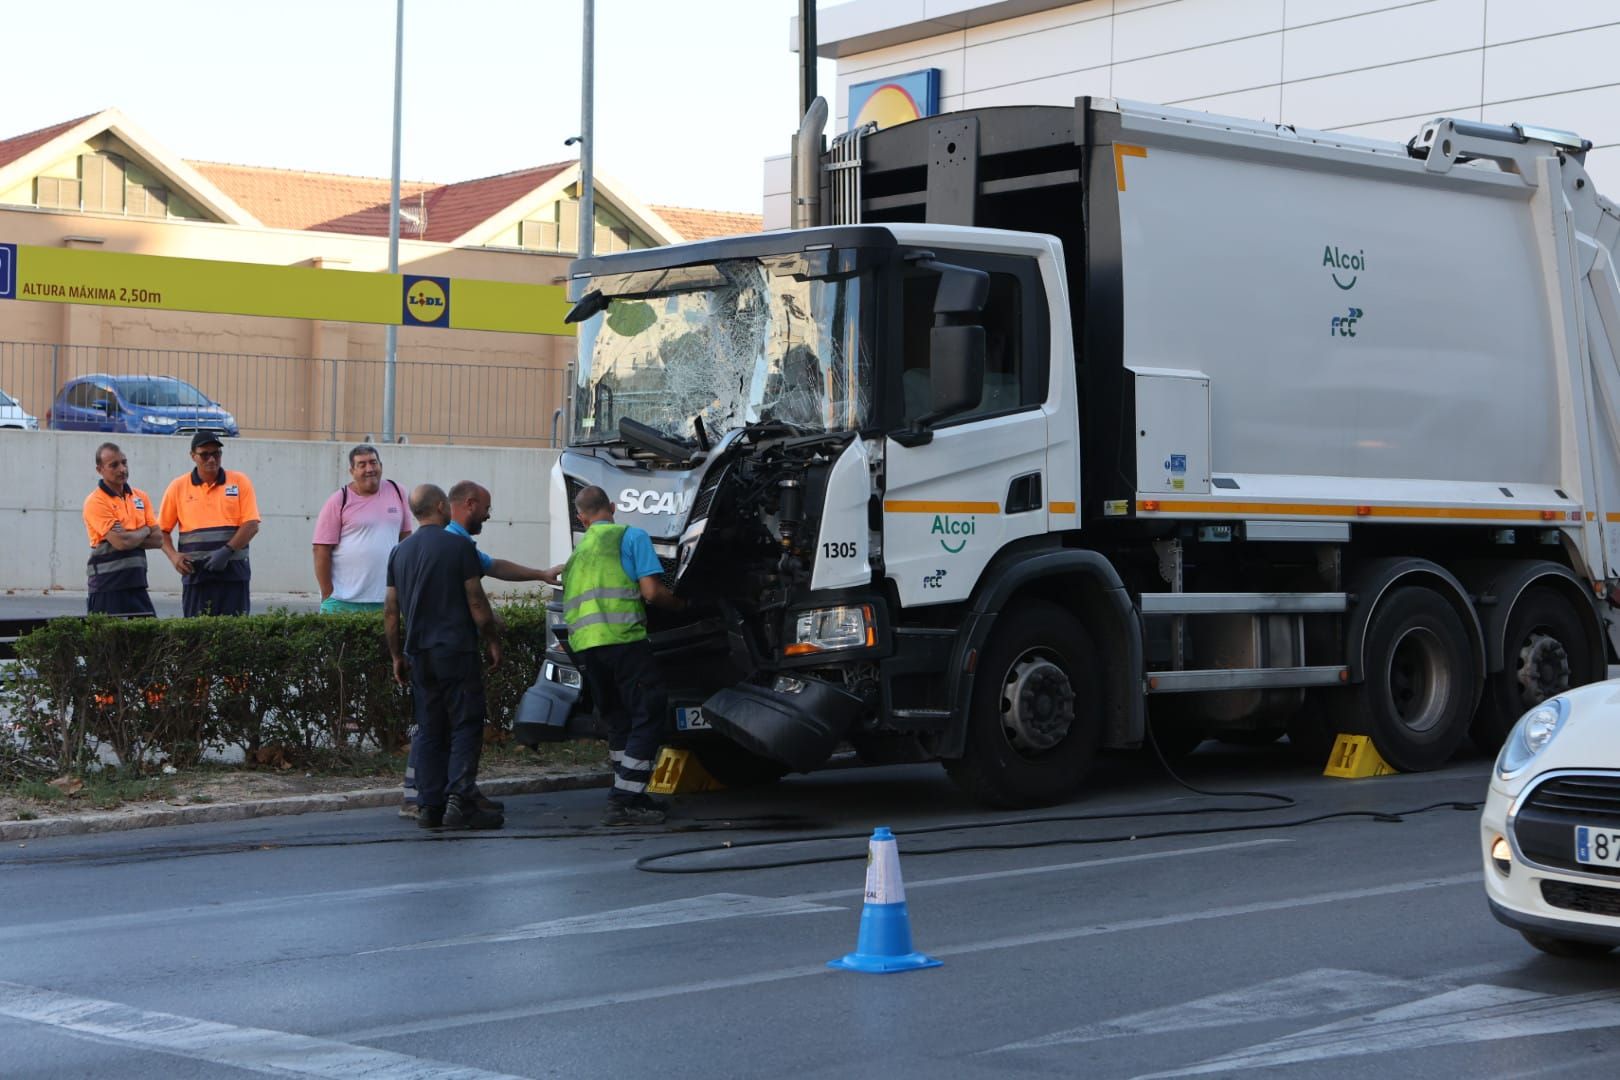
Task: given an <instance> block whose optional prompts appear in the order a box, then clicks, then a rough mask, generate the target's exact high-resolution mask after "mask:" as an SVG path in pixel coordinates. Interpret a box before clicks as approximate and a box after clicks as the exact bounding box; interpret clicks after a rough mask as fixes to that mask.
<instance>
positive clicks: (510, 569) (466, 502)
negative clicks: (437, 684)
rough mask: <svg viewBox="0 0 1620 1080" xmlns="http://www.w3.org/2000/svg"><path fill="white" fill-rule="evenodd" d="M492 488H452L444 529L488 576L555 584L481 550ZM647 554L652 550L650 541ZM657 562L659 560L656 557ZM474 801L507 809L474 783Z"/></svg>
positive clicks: (547, 573) (409, 770)
mask: <svg viewBox="0 0 1620 1080" xmlns="http://www.w3.org/2000/svg"><path fill="white" fill-rule="evenodd" d="M490 503H491V500H490V495H489V489H488V488H486V487H484V486H482V485H481V484H477V483H474V482H473V481H471V480H462V481H459V482H457V483H456V485H455V486H454V487H452V488H451V489H450V524H448V525H446V526H445V529H444V531H445V532H447V533H451V534H453V535H456V536H460V537H462V538H463V539H465V540H466V541H467V542H468V543H470V544H471V545H472V546H473V552H474V554H476V555H477V556H478V565H479V566H480V567H481V568H482V569H483V571H484V576H485V577H492V578H496V579H498V580H500V581H543V582H545V583H546V584H547V585H555V584H557V581H558V576H557V571H556V570H554V569H553V570H537V569H535V568H534V567H532V566H520V565H519V564H517V563H515V562H508V561H507V560H506V559H495V558H491V557H490V556H489V555H487V554H485V553H484V552H483V551H481V550H479V547H478V541H477V540H474V539H473V537H475V536H477V535H478V534H479V533H481V532H482V531H483V530H484V522H486V521H488V520H489V510H490ZM647 550H648V554H651V553H652V548H651V544H650V542H649V546H648V549H647ZM655 561H656V559H655ZM415 745H416V744H415V743H414V742H413V743H412V744H411V746H412V750H411V758H410V761H409V762H408V763H407V764H406V766H405V799H404V801H403V802H402V803H401V805H400V808H399V816H400V817H406V818H410V817H415V816H416V811H417V799H416V751H415ZM473 800H474V802H476V803H477V805H478V808H479V809H480V810H483V811H486V812H488V813H499V812H500V811H502V810H504V809H505V808H506V806H505V804H504V803H501V802H499V801H498V800H496V799H491V798H489V797H488V796H487V795H485V794H484V793H483V792H482V791H479V790H478V789H477V787H476V786H475V787H474V788H473Z"/></svg>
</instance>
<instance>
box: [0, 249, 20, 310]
mask: <svg viewBox="0 0 1620 1080" xmlns="http://www.w3.org/2000/svg"><path fill="white" fill-rule="evenodd" d="M15 299H17V245H16V244H0V300H15Z"/></svg>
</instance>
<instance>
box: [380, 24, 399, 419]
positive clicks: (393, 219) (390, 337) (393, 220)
mask: <svg viewBox="0 0 1620 1080" xmlns="http://www.w3.org/2000/svg"><path fill="white" fill-rule="evenodd" d="M404 71H405V0H398V4H397V7H396V14H395V18H394V168H393V172H392V174H391V176H392V179H391V180H390V181H389V194H388V272H389V274H398V273H399V140H400V111H401V106H402V103H403V100H404V85H405V84H404ZM386 333H387V336H386V339H385V343H384V346H383V414H382V441H383V442H385V443H391V442H393V441H394V375H395V361H396V359H397V358H396V356H395V353H396V352H397V351H398V347H399V327H397V326H395V325H394V324H393V323H389V324H388V330H387V332H386Z"/></svg>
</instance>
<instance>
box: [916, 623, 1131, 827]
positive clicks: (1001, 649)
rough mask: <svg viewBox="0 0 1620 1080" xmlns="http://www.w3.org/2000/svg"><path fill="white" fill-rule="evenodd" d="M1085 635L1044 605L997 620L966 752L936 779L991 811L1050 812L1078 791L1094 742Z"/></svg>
mask: <svg viewBox="0 0 1620 1080" xmlns="http://www.w3.org/2000/svg"><path fill="white" fill-rule="evenodd" d="M1095 656H1096V653H1095V651H1094V649H1093V647H1092V643H1091V636H1090V635H1089V634H1087V633H1086V629H1085V627H1084V626H1082V625H1081V624H1080V622H1079V620H1077V619H1075V618H1074V617H1073V616H1072V615H1070V614H1068V613H1067V612H1065V611H1064V610H1063V609H1061V608H1059V607H1056V606H1054V605H1052V604H1046V603H1026V604H1024V605H1022V606H1021V607H1020V608H1018V609H1017V610H1016V611H1009V612H1007V613H1006V614H1004V615H1002V616H1001V618H1000V619H998V620H997V622H996V625H995V627H994V629H993V631H992V632H991V635H990V641H989V643H988V644H987V646H986V647H985V650H984V653H983V655H982V656H981V658H980V660H979V664H978V669H977V674H976V677H975V678H974V681H973V697H972V700H971V701H970V703H969V711H968V719H967V724H968V730H967V744H966V747H965V750H964V753H963V755H962V757H960V758H958V759H955V760H947V761H946V762H945V763H944V765H945V771H946V772H947V773H948V774H949V775H950V777H951V779H952V780H954V781H955V782H956V783H957V785H958V786H959V787H961V788H962V789H963V790H964V791H966V792H967V793H968V794H969V795H971V796H973V797H974V798H975V799H978V800H979V801H981V802H985V803H988V804H990V805H992V806H1004V807H1031V806H1050V805H1052V804H1053V803H1058V802H1062V801H1064V800H1065V799H1069V798H1071V797H1073V795H1074V794H1075V793H1076V792H1077V791H1079V790H1080V785H1081V784H1082V783H1083V782H1084V780H1085V778H1086V774H1087V772H1089V771H1090V769H1091V763H1092V761H1093V760H1094V759H1095V758H1096V756H1097V744H1098V742H1099V741H1100V739H1101V735H1102V702H1101V696H1100V695H1101V686H1100V683H1099V681H1098V679H1097V677H1096V674H1095V671H1094V664H1095Z"/></svg>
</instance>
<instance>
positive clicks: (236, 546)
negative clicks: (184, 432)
mask: <svg viewBox="0 0 1620 1080" xmlns="http://www.w3.org/2000/svg"><path fill="white" fill-rule="evenodd" d="M224 455H225V448H224V444H222V443H221V442H220V441H219V436H218V435H215V434H214V433H213V432H211V431H199V432H198V433H197V434H196V435H194V436H192V439H191V460H192V462H193V463H194V465H195V467H194V468H193V469H192V470H191V471H190V472H189V473H182V474H181V475H179V476H177V477H175V478H174V479H173V480H172V481H170V483H169V488H168V490H167V491H165V492H164V493H163V506H162V508H161V509H160V510H159V511H158V529H159V531H160V532H161V534H162V539H163V554H165V555H167V556H168V557H169V562H170V563H172V564H173V565H174V568H175V570H177V571H179V573H180V574H181V580H182V581H183V582H184V585H183V587H182V589H181V603H182V606H183V607H184V609H185V613H186V615H187V617H190V616H193V615H246V614H247V613H248V609H249V607H250V602H249V599H248V596H249V594H248V585H249V582H250V580H251V578H252V571H251V569H250V568H249V566H248V543H249V542H250V541H252V539H253V538H254V537H255V536H257V535H258V533H259V500H258V499H257V497H255V496H254V494H253V481H251V480H249V479H248V478H247V476H246V475H245V474H243V473H239V472H226V471H225V466H224V463H223V461H224ZM176 525H178V526H179V527H180V544H179V547H178V548H176V546H175V544H174V542H173V540H172V538H171V537H170V533H172V532H173V531H174V528H175V526H176Z"/></svg>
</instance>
